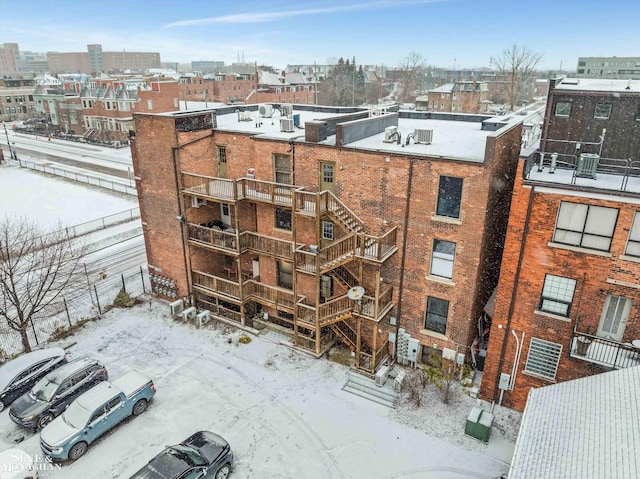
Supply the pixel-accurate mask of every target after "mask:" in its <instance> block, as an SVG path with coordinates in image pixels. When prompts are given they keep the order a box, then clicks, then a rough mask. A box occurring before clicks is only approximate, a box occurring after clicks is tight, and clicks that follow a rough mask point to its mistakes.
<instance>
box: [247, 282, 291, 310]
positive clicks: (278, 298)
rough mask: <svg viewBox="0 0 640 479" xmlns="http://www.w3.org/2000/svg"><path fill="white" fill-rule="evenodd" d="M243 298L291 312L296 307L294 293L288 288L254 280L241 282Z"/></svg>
mask: <svg viewBox="0 0 640 479" xmlns="http://www.w3.org/2000/svg"><path fill="white" fill-rule="evenodd" d="M243 286H244V291H243V293H244V295H245V300H249V299H250V300H253V301H255V302H257V303H260V304H264V305H266V306H272V307H274V308H275V309H282V310H285V311H287V312H291V313H293V312H294V310H295V308H296V300H295V294H294V293H293V291H290V290H288V289H284V288H279V287H277V286H270V285H268V284H264V283H260V282H258V281H255V280H249V281H247V282H245V283H243Z"/></svg>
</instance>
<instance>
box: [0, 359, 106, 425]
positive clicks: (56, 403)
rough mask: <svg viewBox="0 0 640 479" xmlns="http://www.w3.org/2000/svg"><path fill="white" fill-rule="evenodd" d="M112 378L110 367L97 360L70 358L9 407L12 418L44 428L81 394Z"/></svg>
mask: <svg viewBox="0 0 640 479" xmlns="http://www.w3.org/2000/svg"><path fill="white" fill-rule="evenodd" d="M108 377H109V376H108V374H107V370H106V368H105V367H104V366H103V365H102V364H101V363H100V362H99V361H98V360H96V359H92V358H79V359H76V360H74V361H70V362H68V363H67V364H65V365H64V366H61V367H59V368H58V369H56V370H54V371H52V372H50V373H49V374H47V375H46V376H45V377H43V378H42V379H41V380H40V381H38V382H37V383H36V385H35V386H33V389H31V391H29V392H28V393H27V394H25V395H23V396H21V397H19V398H18V399H16V400H15V401H14V403H13V405H12V406H11V409H10V410H9V417H10V418H11V420H12V421H13V422H15V423H16V424H18V425H20V426H23V427H28V428H31V429H37V428H40V429H42V428H43V427H45V426H46V425H47V424H49V423H50V422H51V421H53V418H55V417H57V416H59V415H60V413H62V411H64V410H65V409H66V408H67V407H68V406H69V404H71V402H72V401H73V400H74V399H75V398H77V397H78V396H80V394H82V393H84V392H85V391H88V390H89V389H91V388H92V387H93V386H95V385H96V384H98V383H99V382H101V381H106V380H107V379H108Z"/></svg>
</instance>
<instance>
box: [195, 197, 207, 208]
mask: <svg viewBox="0 0 640 479" xmlns="http://www.w3.org/2000/svg"><path fill="white" fill-rule="evenodd" d="M206 204H207V200H203V199H202V198H196V197H195V196H192V197H191V206H192V207H193V208H200V207H201V206H202V205H206Z"/></svg>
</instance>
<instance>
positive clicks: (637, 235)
mask: <svg viewBox="0 0 640 479" xmlns="http://www.w3.org/2000/svg"><path fill="white" fill-rule="evenodd" d="M624 254H626V255H628V256H636V257H640V211H636V214H635V216H634V217H633V224H632V225H631V231H629V239H628V241H627V248H626V249H625V251H624Z"/></svg>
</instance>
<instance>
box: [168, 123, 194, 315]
mask: <svg viewBox="0 0 640 479" xmlns="http://www.w3.org/2000/svg"><path fill="white" fill-rule="evenodd" d="M176 136H177V135H176ZM176 140H177V138H176ZM180 148H181V146H173V147H171V150H172V153H173V176H174V179H175V183H176V200H177V202H178V218H177V219H178V221H180V237H181V239H182V258H183V260H184V274H185V279H186V280H187V293H188V296H189V303H190V304H192V305H193V297H192V295H193V292H192V288H191V274H190V270H189V265H188V262H187V245H186V242H185V225H186V218H185V216H184V210H183V209H182V198H181V195H180V181H179V179H178V175H179V172H178V150H179V149H180Z"/></svg>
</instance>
